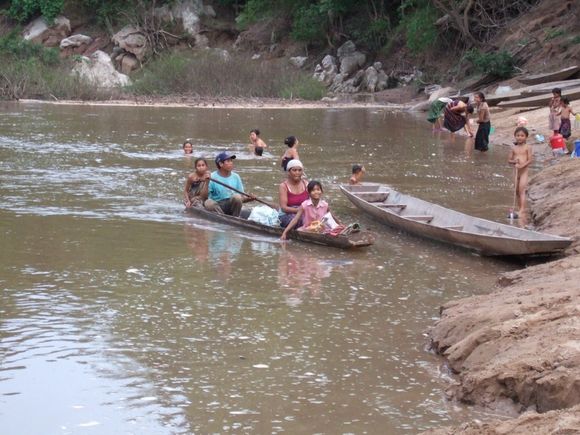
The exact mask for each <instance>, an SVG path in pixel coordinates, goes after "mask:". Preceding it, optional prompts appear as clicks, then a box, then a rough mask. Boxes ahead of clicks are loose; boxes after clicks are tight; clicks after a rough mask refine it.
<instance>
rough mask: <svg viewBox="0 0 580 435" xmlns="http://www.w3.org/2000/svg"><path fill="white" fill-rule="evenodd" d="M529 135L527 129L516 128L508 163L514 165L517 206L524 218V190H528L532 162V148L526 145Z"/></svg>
mask: <svg viewBox="0 0 580 435" xmlns="http://www.w3.org/2000/svg"><path fill="white" fill-rule="evenodd" d="M528 136H529V133H528V130H527V128H525V127H518V128H516V130H515V131H514V137H515V139H516V141H515V144H514V145H513V146H512V148H511V150H510V153H509V156H508V163H509V164H511V165H514V171H515V177H514V178H515V180H516V186H515V188H516V200H517V201H518V205H519V208H520V209H519V215H520V216H521V217H523V216H524V212H525V208H526V190H527V188H528V166H529V165H530V163H531V162H532V148H531V147H530V146H529V145H528V144H527V143H526V141H527V139H528Z"/></svg>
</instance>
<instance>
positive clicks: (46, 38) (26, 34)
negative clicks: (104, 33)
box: [22, 16, 71, 47]
mask: <svg viewBox="0 0 580 435" xmlns="http://www.w3.org/2000/svg"><path fill="white" fill-rule="evenodd" d="M70 32H71V29H70V21H69V19H68V18H66V17H63V16H58V17H56V18H55V19H54V22H53V23H52V24H51V25H48V24H47V23H46V21H45V20H44V18H43V17H39V18H37V19H35V20H33V21H31V22H30V23H29V24H28V25H27V26H26V28H25V29H24V31H23V32H22V38H24V39H25V40H27V41H33V42H37V43H39V44H43V45H45V46H47V47H58V45H59V43H60V41H61V40H62V39H64V38H66V37H67V36H69V35H70Z"/></svg>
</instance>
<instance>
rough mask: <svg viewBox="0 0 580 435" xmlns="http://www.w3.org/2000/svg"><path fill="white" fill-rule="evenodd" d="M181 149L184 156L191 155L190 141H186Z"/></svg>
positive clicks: (191, 146)
mask: <svg viewBox="0 0 580 435" xmlns="http://www.w3.org/2000/svg"><path fill="white" fill-rule="evenodd" d="M182 148H183V153H184V154H193V144H192V143H191V139H187V140H186V141H185V142H183V146H182Z"/></svg>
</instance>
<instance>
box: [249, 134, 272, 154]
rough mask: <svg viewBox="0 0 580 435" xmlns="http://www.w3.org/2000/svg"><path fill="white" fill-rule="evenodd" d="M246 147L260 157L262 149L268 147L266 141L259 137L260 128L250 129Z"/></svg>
mask: <svg viewBox="0 0 580 435" xmlns="http://www.w3.org/2000/svg"><path fill="white" fill-rule="evenodd" d="M248 148H249V149H250V150H251V151H252V152H253V153H254V155H256V156H258V157H261V156H262V154H263V153H264V149H265V148H268V145H266V142H264V141H263V140H262V139H261V138H260V130H258V129H257V128H254V129H253V130H250V144H249V145H248Z"/></svg>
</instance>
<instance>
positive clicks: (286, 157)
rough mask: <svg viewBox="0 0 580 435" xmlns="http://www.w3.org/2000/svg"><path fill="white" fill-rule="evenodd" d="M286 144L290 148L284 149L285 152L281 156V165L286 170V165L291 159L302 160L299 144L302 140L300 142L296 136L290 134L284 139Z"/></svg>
mask: <svg viewBox="0 0 580 435" xmlns="http://www.w3.org/2000/svg"><path fill="white" fill-rule="evenodd" d="M284 144H286V145H287V146H288V149H287V150H286V151H284V154H282V157H281V158H280V166H282V169H284V171H286V166H287V165H288V162H289V161H290V160H300V156H299V155H298V145H300V142H298V139H297V138H296V136H288V137H287V138H286V139H284Z"/></svg>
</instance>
